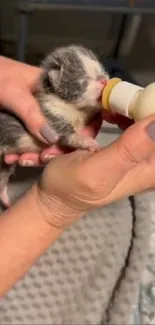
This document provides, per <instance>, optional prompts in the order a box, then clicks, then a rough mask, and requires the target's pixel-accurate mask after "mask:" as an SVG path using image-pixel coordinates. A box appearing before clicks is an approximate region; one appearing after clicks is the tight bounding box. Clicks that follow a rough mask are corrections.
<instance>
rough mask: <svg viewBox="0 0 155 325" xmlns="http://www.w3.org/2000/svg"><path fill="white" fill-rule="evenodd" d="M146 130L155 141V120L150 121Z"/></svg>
mask: <svg viewBox="0 0 155 325" xmlns="http://www.w3.org/2000/svg"><path fill="white" fill-rule="evenodd" d="M146 132H147V134H148V136H149V137H150V138H151V139H152V140H153V141H155V122H152V123H150V124H149V125H148V126H147V127H146Z"/></svg>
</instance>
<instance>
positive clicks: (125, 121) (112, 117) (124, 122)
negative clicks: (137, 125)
mask: <svg viewBox="0 0 155 325" xmlns="http://www.w3.org/2000/svg"><path fill="white" fill-rule="evenodd" d="M103 119H104V120H105V121H106V122H108V123H110V124H117V125H118V126H119V128H120V129H121V130H123V131H124V130H126V129H127V128H128V127H129V126H131V125H132V124H133V123H134V121H133V120H131V119H129V118H127V117H125V116H122V115H120V114H112V113H111V112H108V111H106V110H105V111H104V112H103Z"/></svg>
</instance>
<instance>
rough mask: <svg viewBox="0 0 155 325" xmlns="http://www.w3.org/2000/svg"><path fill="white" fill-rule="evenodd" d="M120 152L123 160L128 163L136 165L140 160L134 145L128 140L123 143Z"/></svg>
mask: <svg viewBox="0 0 155 325" xmlns="http://www.w3.org/2000/svg"><path fill="white" fill-rule="evenodd" d="M119 154H120V156H121V159H122V161H123V162H124V163H126V164H131V165H134V164H136V163H138V161H139V159H138V157H137V155H136V153H135V151H134V150H133V148H132V145H131V144H130V143H128V142H127V143H123V144H122V145H121V147H120V148H119Z"/></svg>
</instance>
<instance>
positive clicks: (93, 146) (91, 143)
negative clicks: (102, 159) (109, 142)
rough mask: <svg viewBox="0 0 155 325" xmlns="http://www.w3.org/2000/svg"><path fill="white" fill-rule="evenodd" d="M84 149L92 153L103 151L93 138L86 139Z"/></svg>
mask: <svg viewBox="0 0 155 325" xmlns="http://www.w3.org/2000/svg"><path fill="white" fill-rule="evenodd" d="M82 147H83V149H87V150H89V151H91V152H96V151H99V150H100V149H101V147H100V145H99V143H98V142H97V141H96V140H94V139H92V138H84V140H83V145H82Z"/></svg>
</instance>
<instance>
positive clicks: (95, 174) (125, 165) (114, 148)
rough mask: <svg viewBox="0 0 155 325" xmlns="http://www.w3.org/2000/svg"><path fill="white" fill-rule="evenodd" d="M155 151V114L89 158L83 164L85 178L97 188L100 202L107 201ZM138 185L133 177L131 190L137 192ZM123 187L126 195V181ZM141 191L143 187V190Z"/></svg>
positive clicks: (90, 187)
mask: <svg viewBox="0 0 155 325" xmlns="http://www.w3.org/2000/svg"><path fill="white" fill-rule="evenodd" d="M154 151H155V115H153V116H151V117H149V118H147V119H145V120H143V121H140V122H137V123H135V124H133V125H132V126H131V127H129V128H128V129H127V130H126V131H125V132H124V134H123V135H122V136H120V137H119V139H117V140H116V141H115V142H114V143H112V144H111V145H108V146H107V147H105V148H104V149H102V150H101V151H100V152H98V153H96V154H93V155H89V157H88V159H87V160H86V161H85V163H84V164H83V168H82V172H81V177H82V175H85V178H84V179H85V180H86V181H87V180H88V179H89V184H85V185H86V186H89V189H90V190H92V191H94V189H95V193H96V194H95V195H96V199H101V200H102V201H103V197H105V196H107V195H108V194H109V193H111V191H112V190H113V189H114V188H115V187H116V185H117V184H118V183H119V182H120V181H121V180H122V179H123V178H124V177H125V175H126V174H127V173H128V172H129V171H131V170H132V169H134V168H135V167H136V166H137V165H140V163H141V162H142V161H144V160H145V159H146V158H147V157H148V156H149V155H151V154H152V153H153V152H154ZM139 177H140V178H142V177H143V175H141V174H140V175H139ZM126 182H128V179H126ZM135 182H136V180H135V178H132V184H130V189H131V188H133V190H134V183H135ZM146 183H147V180H146ZM123 186H124V188H123V193H125V192H126V188H125V186H126V187H127V186H128V185H127V184H125V182H124V184H123ZM139 186H140V185H139ZM141 190H142V189H141V188H139V191H141ZM88 192H90V191H88ZM89 194H90V193H89ZM116 195H117V193H116ZM122 196H124V195H122Z"/></svg>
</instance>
